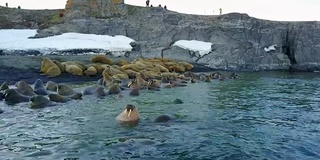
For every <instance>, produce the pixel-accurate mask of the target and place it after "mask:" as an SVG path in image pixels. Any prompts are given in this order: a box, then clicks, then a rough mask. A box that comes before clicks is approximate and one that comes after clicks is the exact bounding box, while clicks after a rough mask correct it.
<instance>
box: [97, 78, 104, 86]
mask: <svg viewBox="0 0 320 160" xmlns="http://www.w3.org/2000/svg"><path fill="white" fill-rule="evenodd" d="M97 84H98V85H99V86H104V85H105V83H104V81H103V78H100V79H98V81H97Z"/></svg>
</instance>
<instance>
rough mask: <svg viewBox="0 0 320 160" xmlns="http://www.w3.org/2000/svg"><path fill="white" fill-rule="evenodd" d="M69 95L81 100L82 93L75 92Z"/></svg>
mask: <svg viewBox="0 0 320 160" xmlns="http://www.w3.org/2000/svg"><path fill="white" fill-rule="evenodd" d="M69 97H70V98H71V99H73V100H82V93H75V94H73V95H71V96H69Z"/></svg>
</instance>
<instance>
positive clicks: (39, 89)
mask: <svg viewBox="0 0 320 160" xmlns="http://www.w3.org/2000/svg"><path fill="white" fill-rule="evenodd" d="M33 90H34V92H35V93H36V94H37V95H48V94H49V93H48V91H47V90H46V89H45V88H44V85H43V81H42V80H41V79H37V80H36V81H35V82H34V84H33Z"/></svg>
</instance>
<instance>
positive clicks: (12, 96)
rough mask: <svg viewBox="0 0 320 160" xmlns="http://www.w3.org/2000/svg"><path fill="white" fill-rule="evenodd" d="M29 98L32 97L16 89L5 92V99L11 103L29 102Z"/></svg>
mask: <svg viewBox="0 0 320 160" xmlns="http://www.w3.org/2000/svg"><path fill="white" fill-rule="evenodd" d="M29 99H30V97H28V96H25V95H22V94H20V93H19V92H17V91H16V90H15V89H7V90H6V91H5V92H4V100H5V101H6V102H7V103H9V104H16V103H21V102H29Z"/></svg>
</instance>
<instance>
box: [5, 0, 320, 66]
mask: <svg viewBox="0 0 320 160" xmlns="http://www.w3.org/2000/svg"><path fill="white" fill-rule="evenodd" d="M78 1H80V0H78ZM100 1H102V0H100ZM83 3H84V2H83ZM88 3H89V1H88ZM93 7H97V6H94V5H93ZM116 7H117V10H118V11H119V12H118V13H119V14H116V13H115V14H105V13H108V11H109V10H108V9H106V10H103V12H96V11H94V12H91V11H92V10H91V11H90V9H89V10H88V6H86V5H83V4H82V7H81V6H79V5H76V6H73V8H72V7H69V8H67V9H66V11H65V13H66V16H65V18H63V20H61V21H60V22H59V23H50V24H51V25H47V26H46V27H47V28H44V29H41V30H39V33H38V34H37V35H36V36H35V38H41V37H47V36H51V35H56V34H62V33H65V32H80V33H91V34H107V35H125V36H127V37H130V38H132V39H134V40H135V41H136V42H135V43H133V44H132V46H133V51H132V52H131V53H130V56H131V57H164V58H173V59H179V60H186V61H189V62H193V63H198V64H204V65H207V66H209V67H211V68H214V69H220V70H242V71H258V70H289V69H293V70H302V71H315V70H320V34H319V33H320V22H278V21H268V20H261V19H256V18H253V17H249V16H248V15H246V14H238V13H231V14H226V15H221V16H200V15H187V14H180V13H176V12H172V11H168V10H164V9H162V8H158V7H154V8H145V7H137V6H130V5H125V4H122V3H120V4H117V5H116ZM85 9H86V11H88V12H86V14H84V15H85V16H73V15H77V14H75V13H77V12H78V11H82V10H85ZM48 12H51V11H48ZM92 13H94V14H92ZM112 13H114V12H112ZM0 16H1V15H0ZM8 21H10V20H8ZM0 27H2V28H4V27H3V26H0ZM177 40H199V41H204V42H211V43H212V46H211V52H210V53H209V54H207V55H204V56H199V55H198V54H196V53H195V52H194V51H189V50H186V49H182V48H179V47H177V46H173V45H172V44H173V43H174V42H176V41H177ZM273 45H274V46H276V47H275V50H271V51H269V50H268V49H267V48H268V47H269V46H273ZM265 48H266V49H265Z"/></svg>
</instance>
